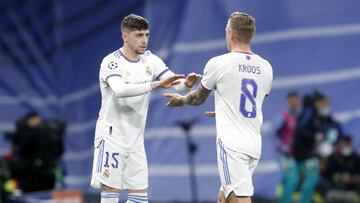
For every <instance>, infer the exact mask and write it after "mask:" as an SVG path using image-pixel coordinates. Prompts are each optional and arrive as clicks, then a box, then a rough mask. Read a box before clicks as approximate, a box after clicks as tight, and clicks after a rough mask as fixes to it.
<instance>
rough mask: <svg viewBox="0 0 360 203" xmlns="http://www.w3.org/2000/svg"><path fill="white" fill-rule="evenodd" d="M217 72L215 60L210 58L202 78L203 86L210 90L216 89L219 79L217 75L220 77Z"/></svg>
mask: <svg viewBox="0 0 360 203" xmlns="http://www.w3.org/2000/svg"><path fill="white" fill-rule="evenodd" d="M216 72H217V71H216V66H215V63H214V60H213V59H210V60H209V61H208V62H207V64H206V66H205V68H204V73H203V77H202V80H201V85H202V87H204V88H205V89H207V90H209V91H211V90H214V89H215V86H216V81H217V77H218V75H217V74H216Z"/></svg>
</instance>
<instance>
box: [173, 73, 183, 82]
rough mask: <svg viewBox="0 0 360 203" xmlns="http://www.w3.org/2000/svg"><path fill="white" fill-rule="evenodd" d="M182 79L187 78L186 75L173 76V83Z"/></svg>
mask: <svg viewBox="0 0 360 203" xmlns="http://www.w3.org/2000/svg"><path fill="white" fill-rule="evenodd" d="M181 78H185V75H184V74H176V75H173V76H171V80H173V81H174V80H178V79H181Z"/></svg>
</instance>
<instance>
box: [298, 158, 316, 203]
mask: <svg viewBox="0 0 360 203" xmlns="http://www.w3.org/2000/svg"><path fill="white" fill-rule="evenodd" d="M301 170H302V172H303V174H304V181H303V184H302V185H301V197H300V200H299V203H311V200H312V196H313V193H314V191H315V187H316V185H317V183H318V181H319V177H320V172H319V160H318V159H317V158H315V157H314V158H310V159H307V160H305V161H304V163H303V164H302V165H301Z"/></svg>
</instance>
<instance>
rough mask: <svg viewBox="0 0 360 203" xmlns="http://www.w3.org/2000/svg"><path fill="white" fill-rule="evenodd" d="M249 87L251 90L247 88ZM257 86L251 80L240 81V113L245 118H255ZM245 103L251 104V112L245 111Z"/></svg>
mask: <svg viewBox="0 0 360 203" xmlns="http://www.w3.org/2000/svg"><path fill="white" fill-rule="evenodd" d="M249 87H251V89H250V88H249ZM256 95H257V84H256V82H255V80H253V79H247V78H245V79H243V80H242V81H241V97H240V112H241V114H242V115H243V116H244V117H245V118H255V117H256V101H255V98H256ZM247 101H249V102H250V104H251V110H248V109H246V103H247Z"/></svg>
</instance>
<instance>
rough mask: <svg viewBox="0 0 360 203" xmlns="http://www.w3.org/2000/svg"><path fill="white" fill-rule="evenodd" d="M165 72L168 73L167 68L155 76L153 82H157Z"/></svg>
mask: <svg viewBox="0 0 360 203" xmlns="http://www.w3.org/2000/svg"><path fill="white" fill-rule="evenodd" d="M167 71H169V69H168V68H167V69H165V70H163V71H162V72H161V73H160V74H159V75H157V76H156V77H155V80H159V78H160V77H161V76H162V75H163V74H164V73H166V72H167Z"/></svg>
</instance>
